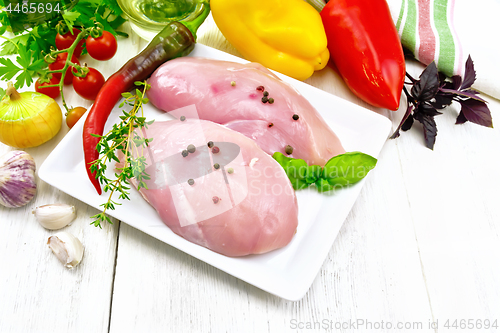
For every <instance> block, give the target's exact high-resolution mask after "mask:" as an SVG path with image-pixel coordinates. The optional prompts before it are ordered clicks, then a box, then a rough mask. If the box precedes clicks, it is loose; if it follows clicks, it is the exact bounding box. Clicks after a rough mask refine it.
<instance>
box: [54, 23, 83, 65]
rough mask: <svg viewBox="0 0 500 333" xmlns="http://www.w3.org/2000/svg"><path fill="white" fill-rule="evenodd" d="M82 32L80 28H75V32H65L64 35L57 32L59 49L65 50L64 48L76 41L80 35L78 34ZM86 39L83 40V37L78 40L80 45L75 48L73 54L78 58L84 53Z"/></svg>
mask: <svg viewBox="0 0 500 333" xmlns="http://www.w3.org/2000/svg"><path fill="white" fill-rule="evenodd" d="M80 32H81V31H80V30H79V29H77V28H73V34H71V32H69V31H68V32H67V33H65V34H64V35H61V34H59V33H57V34H56V47H57V49H58V50H64V49H67V48H69V47H71V45H73V42H74V41H75V39H76V37H77V36H78V34H79V33H80ZM84 41H85V40H83V39H82V40H80V41H79V42H78V45H77V46H76V48H75V51H74V52H73V54H74V55H75V56H76V57H77V58H78V57H79V56H80V55H81V54H82V50H83V42H84Z"/></svg>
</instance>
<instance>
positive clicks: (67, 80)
mask: <svg viewBox="0 0 500 333" xmlns="http://www.w3.org/2000/svg"><path fill="white" fill-rule="evenodd" d="M66 58H68V54H67V53H66V52H64V53H59V54H58V55H57V59H56V61H55V62H53V63H51V64H50V65H49V69H50V70H51V71H54V70H59V69H63V67H64V65H65V64H66ZM71 62H72V63H75V64H78V65H80V62H79V61H78V59H77V58H76V57H75V55H74V54H73V56H72V57H71ZM72 68H73V67H68V69H67V70H66V75H65V76H64V84H71V82H73V74H71V72H70V70H71V69H72ZM52 76H53V77H55V78H56V79H58V80H61V73H52Z"/></svg>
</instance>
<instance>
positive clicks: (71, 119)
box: [66, 106, 87, 128]
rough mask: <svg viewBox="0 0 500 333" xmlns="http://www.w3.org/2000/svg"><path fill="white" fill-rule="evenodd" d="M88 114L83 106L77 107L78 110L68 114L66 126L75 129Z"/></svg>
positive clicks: (73, 109)
mask: <svg viewBox="0 0 500 333" xmlns="http://www.w3.org/2000/svg"><path fill="white" fill-rule="evenodd" d="M85 112H87V109H86V108H84V107H81V106H77V107H76V108H72V109H71V110H69V112H68V113H67V114H66V125H68V127H69V128H73V126H75V124H76V122H77V121H78V120H79V119H80V118H81V117H82V116H83V115H84V114H85Z"/></svg>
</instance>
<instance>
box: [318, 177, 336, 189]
mask: <svg viewBox="0 0 500 333" xmlns="http://www.w3.org/2000/svg"><path fill="white" fill-rule="evenodd" d="M316 187H317V188H318V191H319V192H328V191H331V190H333V189H334V186H332V185H330V183H329V182H328V181H327V180H326V179H323V178H319V179H318V180H317V181H316Z"/></svg>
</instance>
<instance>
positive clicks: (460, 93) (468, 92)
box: [439, 88, 486, 103]
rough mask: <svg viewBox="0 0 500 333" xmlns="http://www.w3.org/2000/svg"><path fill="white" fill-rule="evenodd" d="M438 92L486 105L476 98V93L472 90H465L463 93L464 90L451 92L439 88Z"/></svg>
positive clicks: (479, 98)
mask: <svg viewBox="0 0 500 333" xmlns="http://www.w3.org/2000/svg"><path fill="white" fill-rule="evenodd" d="M439 91H442V92H444V93H447V94H455V95H457V96H461V97H467V98H472V99H475V100H477V101H479V102H483V103H486V101H485V100H484V99H482V98H481V97H479V96H477V95H478V92H477V91H475V90H472V89H469V90H465V91H464V90H460V91H457V90H452V89H445V88H440V89H439Z"/></svg>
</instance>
